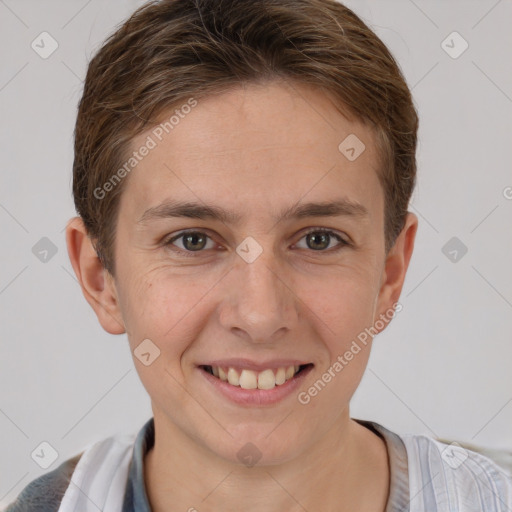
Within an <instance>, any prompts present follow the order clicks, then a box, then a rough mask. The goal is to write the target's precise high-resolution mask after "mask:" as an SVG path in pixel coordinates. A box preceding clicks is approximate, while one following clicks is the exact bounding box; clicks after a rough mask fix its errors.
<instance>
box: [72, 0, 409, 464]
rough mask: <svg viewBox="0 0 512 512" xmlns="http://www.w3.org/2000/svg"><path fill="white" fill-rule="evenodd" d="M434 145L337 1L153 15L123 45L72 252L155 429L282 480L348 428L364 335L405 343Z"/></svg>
mask: <svg viewBox="0 0 512 512" xmlns="http://www.w3.org/2000/svg"><path fill="white" fill-rule="evenodd" d="M417 128H418V118H417V114H416V111H415V108H414V106H413V102H412V99H411V95H410V91H409V89H408V88H407V85H406V83H405V80H404V78H403V76H402V74H401V72H400V70H399V67H398V65H397V64H396V62H395V60H394V59H393V57H392V56H391V54H390V53H389V51H388V50H387V48H386V47H385V45H384V44H383V43H382V42H381V41H380V40H379V39H378V37H377V36H376V35H375V34H374V33H373V32H372V31H371V30H370V29H369V28H368V27H367V26H366V25H365V24H364V23H363V22H362V21H361V20H360V19H359V18H358V17H357V16H356V15H355V14H354V13H353V12H352V11H350V10H349V9H348V8H346V7H344V6H343V5H342V4H340V3H337V2H334V1H331V0H283V1H280V2H275V1H274V0H251V1H240V0H215V1H205V0H203V1H201V0H197V1H191V0H172V1H161V2H151V3H149V4H147V5H145V6H143V7H141V8H140V9H139V10H138V11H136V12H135V13H134V14H133V16H132V17H131V18H130V19H129V20H128V21H127V22H126V23H124V24H123V25H122V26H121V27H120V28H119V29H118V30H117V31H116V32H115V33H114V34H113V35H112V36H110V38H109V39H108V40H107V41H106V43H105V44H104V45H103V47H102V48H101V49H100V50H99V51H98V52H97V54H96V55H95V56H94V58H93V59H92V60H91V62H90V65H89V68H88V72H87V76H86V80H85V85H84V92H83V97H82V99H81V101H80V105H79V111H78V118H77V123H76V129H75V161H74V167H73V193H74V199H75V205H76V209H77V212H78V214H79V217H77V218H75V219H72V221H71V222H70V223H69V225H68V228H67V242H68V250H69V254H70V258H71V261H72V264H73V266H74V269H75V272H76V273H77V276H78V277H79V280H80V283H81V286H82V290H83V292H84V295H85V296H86V298H87V300H88V301H89V303H90V304H91V306H92V307H93V308H94V310H95V312H96V314H97V316H98V319H99V321H100V323H101V324H102V326H103V328H104V329H105V330H106V331H108V332H110V333H112V334H122V333H125V332H126V333H127V334H128V339H129V343H130V347H131V349H132V352H133V353H134V362H135V365H136V367H137V370H138V372H139V375H140V377H141V381H142V383H143V385H144V386H145V387H146V389H147V391H148V393H149V394H150V397H151V399H152V405H153V411H154V413H155V421H160V422H161V423H163V422H167V424H168V425H172V426H173V428H176V429H179V431H180V432H183V433H184V435H186V436H187V437H188V438H189V439H193V440H195V442H197V443H198V444H199V445H201V446H202V447H203V448H204V449H205V450H208V451H211V452H215V453H216V454H217V455H220V456H221V457H223V458H226V459H229V460H233V461H236V454H237V452H238V450H239V449H240V447H241V446H243V445H244V443H247V442H252V443H253V444H255V445H256V446H258V448H259V449H260V451H261V453H262V454H263V461H266V462H268V463H277V462H278V461H284V460H288V459H290V458H292V457H294V456H297V455H298V454H300V452H301V451H304V450H307V449H308V447H310V446H312V445H313V444H314V443H315V442H317V441H319V439H320V438H321V437H322V436H323V435H324V434H325V433H327V432H328V431H329V430H332V429H333V428H336V425H337V424H339V421H341V419H343V418H347V417H348V406H349V401H350V399H351V397H352V395H353V393H354V391H355V389H356V388H357V385H358V384H359V382H360V379H361V377H362V375H363V373H364V369H365V367H366V363H367V360H368V356H369V351H370V347H371V343H372V341H371V337H370V339H368V337H366V342H365V343H363V342H362V341H361V333H362V332H368V330H369V329H371V332H372V333H374V334H375V333H376V332H379V331H381V330H382V329H384V328H385V326H386V325H388V323H389V321H390V320H391V318H392V316H393V308H394V307H395V306H396V304H397V303H398V299H399V296H400V292H401V289H402V285H403V281H404V278H405V273H406V270H407V266H408V263H409V259H410V256H411V254H412V250H413V243H414V237H415V233H416V227H417V219H416V217H415V216H414V215H413V214H411V213H409V212H408V211H407V206H408V202H409V199H410V196H411V193H412V190H413V188H414V184H415V175H416V161H415V151H416V136H417ZM192 203H194V204H192ZM164 204H166V206H162V205H164ZM184 230H186V231H187V232H189V234H188V235H186V234H185V235H184V233H183V231H184ZM383 315H384V316H385V318H386V319H387V320H383ZM143 340H150V341H149V342H148V341H144V344H143V345H141V343H142V342H143ZM356 340H359V343H357V342H356V345H357V346H358V348H359V350H357V349H356V348H354V342H355V341H356ZM139 347H143V349H142V350H143V352H144V353H149V354H150V355H149V356H146V360H145V361H144V362H143V358H139V356H140V354H139V352H140V351H141V350H140V349H139ZM348 351H349V352H351V353H352V356H351V357H350V359H349V360H347V359H348V358H347V357H344V355H346V354H347V352H348ZM138 354H139V355H138ZM340 357H341V358H342V360H343V361H344V362H343V363H341V360H340ZM336 361H338V363H339V364H341V365H342V368H341V369H339V366H336V367H335V363H336ZM147 363H149V364H147ZM290 363H291V364H292V365H293V363H295V364H298V365H307V367H306V366H305V367H304V369H302V370H301V372H299V374H298V375H297V376H296V377H294V379H296V380H295V381H294V382H295V383H296V384H294V385H295V388H294V390H293V392H292V393H290V394H288V395H287V396H286V397H284V398H282V399H281V400H279V401H277V402H275V403H267V404H263V403H261V404H259V405H255V404H253V403H251V404H247V403H241V402H240V401H238V402H237V401H236V400H235V401H234V400H233V399H229V398H226V397H225V396H224V395H223V394H222V393H220V394H219V392H218V390H217V388H216V387H215V385H212V383H211V379H212V378H213V379H216V378H217V377H216V376H212V375H210V374H208V373H207V371H208V370H209V367H210V366H211V367H216V366H221V367H222V366H229V365H230V364H232V365H233V366H238V367H239V368H240V369H241V368H242V367H246V368H247V369H250V368H251V367H254V368H253V369H255V370H256V369H263V367H265V368H267V367H268V368H269V369H273V370H274V373H277V368H278V367H280V366H289V365H290ZM265 365H266V366H265ZM212 371H214V369H213V368H212ZM326 372H327V373H329V374H330V375H331V378H330V379H328V378H325V373H326ZM246 375H248V376H249V377H248V378H249V380H250V379H251V378H252V374H248V373H247V374H246ZM319 379H320V380H322V379H323V382H324V383H325V386H324V387H322V389H321V390H320V389H319V388H320V386H319V384H318V383H317V385H316V389H317V391H316V392H314V391H308V390H311V387H312V386H313V387H314V383H315V382H317V381H318V380H319ZM326 380H329V382H325V381H326ZM226 385H227V384H226ZM287 385H288V386H290V384H287ZM277 387H279V386H276V388H277ZM290 387H291V386H290ZM282 389H284V387H283V388H282ZM301 393H302V394H301ZM300 397H302V400H301V398H300ZM242 400H243V399H242ZM288 413H289V414H290V415H291V417H292V418H293V421H290V422H289V425H287V426H286V427H285V428H279V429H275V427H276V426H277V425H278V423H279V422H281V421H282V419H283V418H284V417H285V416H286V414H288ZM273 429H275V430H274V431H273ZM271 431H273V433H272V435H269V432H271Z"/></svg>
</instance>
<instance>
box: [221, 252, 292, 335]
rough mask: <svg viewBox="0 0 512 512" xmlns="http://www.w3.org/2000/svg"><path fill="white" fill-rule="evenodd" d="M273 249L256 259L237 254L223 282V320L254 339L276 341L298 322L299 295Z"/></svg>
mask: <svg viewBox="0 0 512 512" xmlns="http://www.w3.org/2000/svg"><path fill="white" fill-rule="evenodd" d="M289 280H290V279H289V277H288V279H287V275H285V273H284V271H283V269H282V267H281V266H279V265H277V263H276V262H275V259H274V257H273V255H272V253H271V251H270V250H268V251H263V253H262V254H261V255H260V256H259V257H258V258H257V259H256V260H255V261H253V262H252V263H247V262H246V261H244V260H243V259H242V258H239V257H238V255H236V260H235V262H234V268H233V269H232V271H231V272H229V277H228V279H227V280H225V282H224V286H223V290H222V293H223V301H222V304H221V308H220V322H221V324H222V326H223V328H224V329H227V330H229V331H230V332H232V333H234V334H236V335H237V336H239V337H242V338H245V339H247V340H248V341H251V342H254V343H272V342H274V341H276V340H277V338H278V337H281V336H282V335H283V334H285V333H286V332H288V331H290V330H293V329H294V328H295V327H296V325H297V322H298V311H297V307H298V298H297V296H296V294H295V293H294V291H293V289H292V286H290V285H291V283H289V282H287V281H289Z"/></svg>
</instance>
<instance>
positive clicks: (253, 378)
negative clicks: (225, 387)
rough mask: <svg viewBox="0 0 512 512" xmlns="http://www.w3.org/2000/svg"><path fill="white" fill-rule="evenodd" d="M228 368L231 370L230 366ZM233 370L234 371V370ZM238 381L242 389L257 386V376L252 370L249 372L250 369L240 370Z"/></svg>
mask: <svg viewBox="0 0 512 512" xmlns="http://www.w3.org/2000/svg"><path fill="white" fill-rule="evenodd" d="M230 370H232V368H230ZM233 371H234V372H236V370H233ZM239 382H240V387H241V388H243V389H256V388H257V387H258V377H257V375H256V374H255V373H254V372H251V370H242V373H241V374H240V381H239ZM230 384H231V382H230Z"/></svg>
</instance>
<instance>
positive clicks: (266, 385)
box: [211, 365, 300, 389]
mask: <svg viewBox="0 0 512 512" xmlns="http://www.w3.org/2000/svg"><path fill="white" fill-rule="evenodd" d="M299 368H300V366H298V365H295V366H293V365H291V366H286V367H285V366H282V367H280V368H277V370H276V371H275V373H274V370H272V369H270V368H269V369H267V370H263V371H262V372H255V371H253V370H247V369H243V370H242V371H241V372H240V373H239V372H238V371H237V370H236V369H235V368H231V367H230V368H228V369H227V372H226V371H224V370H223V369H222V368H221V367H220V366H212V367H211V370H212V373H213V375H215V377H218V378H219V379H220V380H222V381H224V382H229V384H231V385H232V386H240V387H241V388H242V389H272V388H274V387H275V386H281V385H282V384H284V383H285V382H286V381H287V380H290V379H291V378H292V377H293V376H294V375H295V374H296V373H297V372H298V371H299Z"/></svg>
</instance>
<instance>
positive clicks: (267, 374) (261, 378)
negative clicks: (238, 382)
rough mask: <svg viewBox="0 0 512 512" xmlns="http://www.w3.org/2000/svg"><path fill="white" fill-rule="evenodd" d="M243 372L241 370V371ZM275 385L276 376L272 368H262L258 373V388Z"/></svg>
mask: <svg viewBox="0 0 512 512" xmlns="http://www.w3.org/2000/svg"><path fill="white" fill-rule="evenodd" d="M242 373H243V372H242ZM275 385H276V376H275V375H274V371H273V370H264V371H262V372H260V374H259V375H258V389H272V388H274V387H275Z"/></svg>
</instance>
